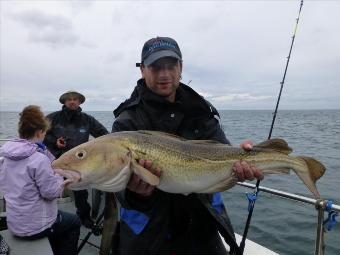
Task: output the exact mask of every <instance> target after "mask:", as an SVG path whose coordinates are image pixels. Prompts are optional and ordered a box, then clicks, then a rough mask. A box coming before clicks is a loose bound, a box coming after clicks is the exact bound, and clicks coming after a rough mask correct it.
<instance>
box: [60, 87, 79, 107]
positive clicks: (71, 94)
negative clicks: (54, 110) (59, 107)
mask: <svg viewBox="0 0 340 255" xmlns="http://www.w3.org/2000/svg"><path fill="white" fill-rule="evenodd" d="M69 97H78V98H79V101H80V103H81V104H82V103H84V102H85V97H84V95H83V94H80V93H79V92H77V91H74V90H70V91H67V92H65V93H64V94H62V95H61V96H60V97H59V102H60V103H62V104H65V100H66V99H67V98H69Z"/></svg>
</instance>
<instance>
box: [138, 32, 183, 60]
mask: <svg viewBox="0 0 340 255" xmlns="http://www.w3.org/2000/svg"><path fill="white" fill-rule="evenodd" d="M164 57H172V58H176V59H178V60H180V61H182V53H181V50H180V49H179V46H178V44H177V42H176V41H175V40H174V39H172V38H170V37H156V38H151V39H150V40H148V41H147V42H146V43H144V46H143V49H142V57H141V63H136V66H137V67H139V66H140V65H141V64H144V65H146V66H149V65H151V64H152V63H153V62H155V61H157V60H158V59H160V58H164Z"/></svg>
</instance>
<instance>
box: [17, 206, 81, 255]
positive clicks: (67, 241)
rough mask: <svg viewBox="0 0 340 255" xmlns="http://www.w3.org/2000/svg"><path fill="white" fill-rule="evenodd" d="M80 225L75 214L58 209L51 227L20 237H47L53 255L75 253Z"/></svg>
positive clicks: (30, 238) (28, 238) (29, 238)
mask: <svg viewBox="0 0 340 255" xmlns="http://www.w3.org/2000/svg"><path fill="white" fill-rule="evenodd" d="M80 226H81V223H80V220H79V218H78V216H77V215H74V214H71V213H68V212H63V211H58V216H57V219H56V221H55V222H54V224H53V225H52V227H51V228H48V229H46V230H44V231H43V232H40V233H38V234H35V235H32V236H26V237H21V238H23V239H27V240H36V239H39V238H43V237H48V240H49V241H50V244H51V247H52V250H53V254H54V255H77V254H78V253H77V248H78V240H79V234H80Z"/></svg>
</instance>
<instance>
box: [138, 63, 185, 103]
mask: <svg viewBox="0 0 340 255" xmlns="http://www.w3.org/2000/svg"><path fill="white" fill-rule="evenodd" d="M141 72H142V77H143V78H144V79H145V82H146V85H147V87H148V88H149V89H151V90H152V91H153V92H154V93H156V94H158V95H160V96H162V97H165V98H166V99H167V100H168V101H170V102H174V101H175V96H176V89H177V88H178V86H179V81H180V79H181V74H182V63H180V62H179V61H178V60H177V59H175V58H170V57H166V58H161V59H159V60H157V61H155V62H154V63H152V64H151V65H149V66H142V67H141Z"/></svg>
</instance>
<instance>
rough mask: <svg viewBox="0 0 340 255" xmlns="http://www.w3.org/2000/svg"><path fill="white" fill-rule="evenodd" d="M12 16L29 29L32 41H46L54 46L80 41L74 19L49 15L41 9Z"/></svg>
mask: <svg viewBox="0 0 340 255" xmlns="http://www.w3.org/2000/svg"><path fill="white" fill-rule="evenodd" d="M12 18H13V19H14V20H16V21H18V22H20V23H22V24H23V25H24V26H26V27H27V28H28V29H29V34H28V38H29V40H30V41H33V42H38V43H45V44H46V45H48V46H49V47H52V48H60V47H64V46H70V45H74V44H76V43H77V42H78V41H79V38H78V36H77V35H76V34H75V32H74V31H73V25H72V21H71V20H70V19H68V18H66V17H64V16H61V15H47V14H45V13H43V12H41V11H39V10H27V11H25V12H22V13H17V14H13V15H12Z"/></svg>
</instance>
